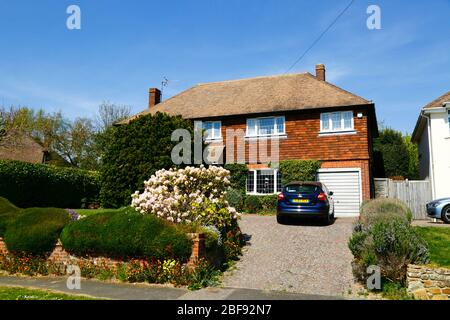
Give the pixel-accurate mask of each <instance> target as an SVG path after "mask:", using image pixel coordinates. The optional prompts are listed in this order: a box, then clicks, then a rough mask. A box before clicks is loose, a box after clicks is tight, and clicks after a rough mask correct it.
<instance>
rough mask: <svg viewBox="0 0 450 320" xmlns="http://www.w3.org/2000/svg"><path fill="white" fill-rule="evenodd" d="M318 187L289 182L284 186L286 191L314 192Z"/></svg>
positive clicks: (318, 189)
mask: <svg viewBox="0 0 450 320" xmlns="http://www.w3.org/2000/svg"><path fill="white" fill-rule="evenodd" d="M318 191H320V187H319V186H316V185H312V184H291V185H288V186H286V187H284V192H286V193H316V192H318Z"/></svg>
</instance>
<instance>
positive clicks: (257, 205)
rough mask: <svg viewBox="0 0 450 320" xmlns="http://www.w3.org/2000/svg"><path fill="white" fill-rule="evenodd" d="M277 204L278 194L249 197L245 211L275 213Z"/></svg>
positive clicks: (247, 197)
mask: <svg viewBox="0 0 450 320" xmlns="http://www.w3.org/2000/svg"><path fill="white" fill-rule="evenodd" d="M277 204H278V202H277V195H276V194H270V195H266V196H255V195H247V196H246V197H245V202H244V211H245V212H248V213H275V212H276V210H277Z"/></svg>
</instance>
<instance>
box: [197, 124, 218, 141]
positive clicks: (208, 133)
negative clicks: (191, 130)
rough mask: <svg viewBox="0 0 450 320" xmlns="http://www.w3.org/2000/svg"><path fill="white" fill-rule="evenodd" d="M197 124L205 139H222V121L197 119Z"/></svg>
mask: <svg viewBox="0 0 450 320" xmlns="http://www.w3.org/2000/svg"><path fill="white" fill-rule="evenodd" d="M196 125H197V126H200V125H201V128H202V129H203V130H204V131H205V139H206V140H220V139H222V123H221V122H220V121H197V122H196Z"/></svg>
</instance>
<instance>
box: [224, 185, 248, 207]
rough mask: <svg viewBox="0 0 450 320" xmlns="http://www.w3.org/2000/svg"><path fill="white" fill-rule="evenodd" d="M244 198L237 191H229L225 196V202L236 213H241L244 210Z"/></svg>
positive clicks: (239, 191)
mask: <svg viewBox="0 0 450 320" xmlns="http://www.w3.org/2000/svg"><path fill="white" fill-rule="evenodd" d="M244 198H245V194H244V193H242V191H241V190H238V189H230V190H229V191H227V194H226V200H227V201H228V203H229V204H230V206H232V207H233V208H235V209H236V210H237V211H238V212H241V211H242V210H243V209H244Z"/></svg>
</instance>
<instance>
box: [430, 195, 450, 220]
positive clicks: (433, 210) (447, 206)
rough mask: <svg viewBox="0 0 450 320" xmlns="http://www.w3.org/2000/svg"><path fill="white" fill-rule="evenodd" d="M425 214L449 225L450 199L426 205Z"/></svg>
mask: <svg viewBox="0 0 450 320" xmlns="http://www.w3.org/2000/svg"><path fill="white" fill-rule="evenodd" d="M427 214H428V216H429V217H430V218H436V219H441V220H442V221H444V222H445V223H450V198H443V199H438V200H434V201H431V202H429V203H427Z"/></svg>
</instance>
